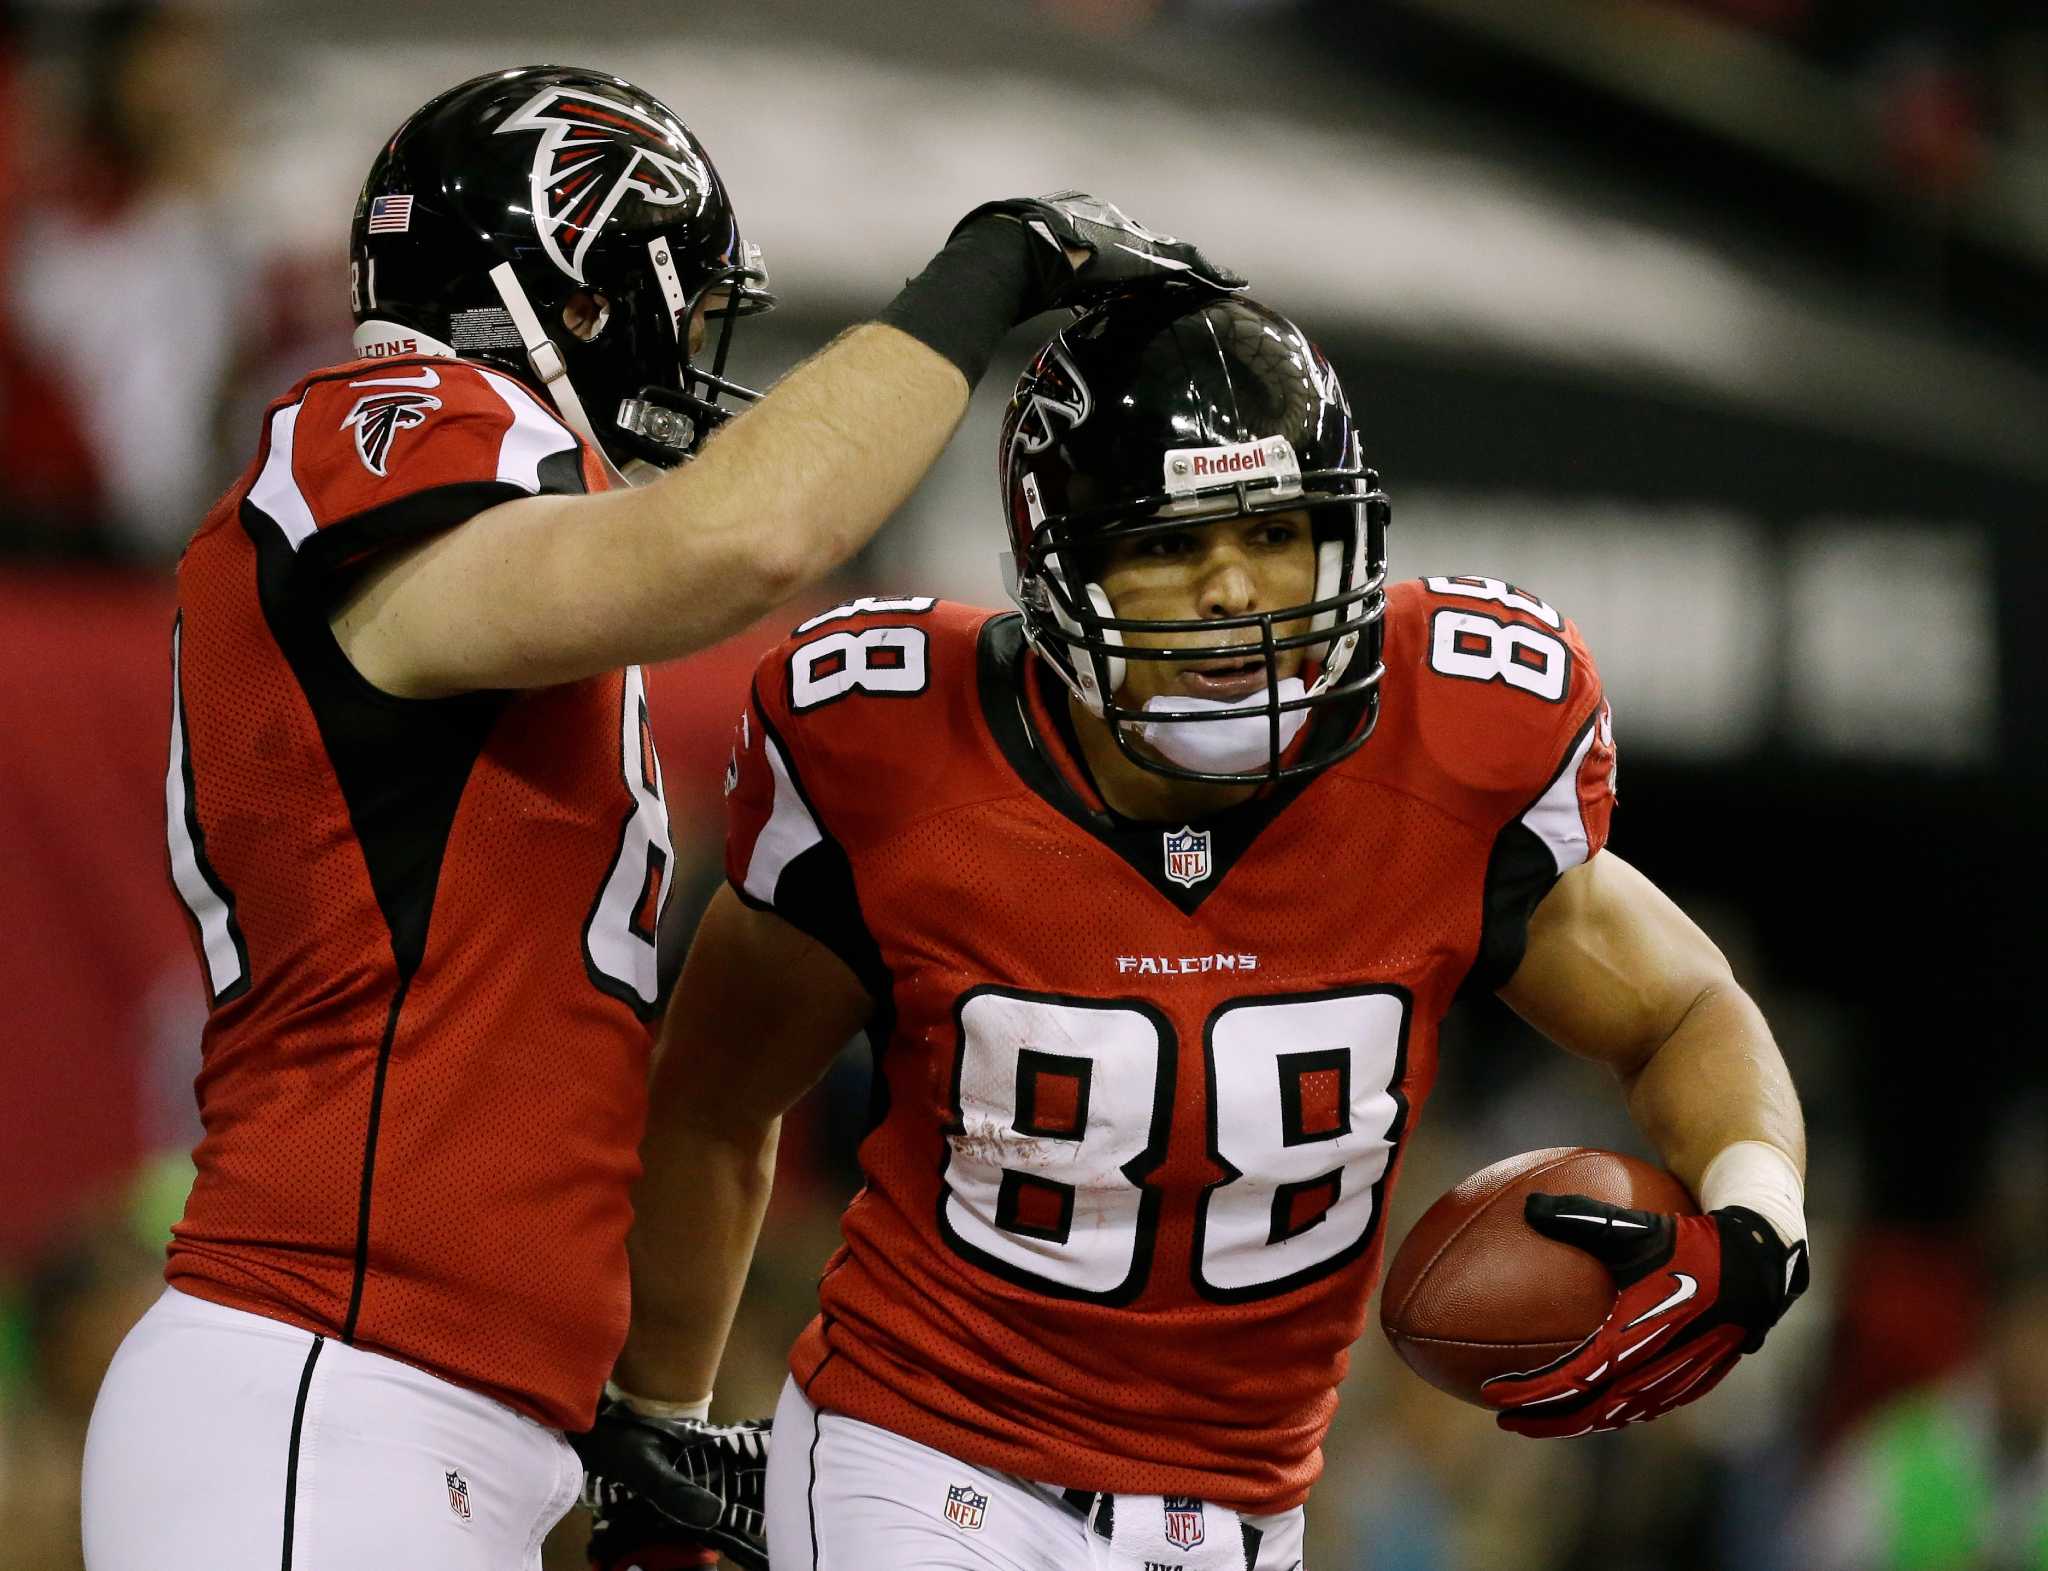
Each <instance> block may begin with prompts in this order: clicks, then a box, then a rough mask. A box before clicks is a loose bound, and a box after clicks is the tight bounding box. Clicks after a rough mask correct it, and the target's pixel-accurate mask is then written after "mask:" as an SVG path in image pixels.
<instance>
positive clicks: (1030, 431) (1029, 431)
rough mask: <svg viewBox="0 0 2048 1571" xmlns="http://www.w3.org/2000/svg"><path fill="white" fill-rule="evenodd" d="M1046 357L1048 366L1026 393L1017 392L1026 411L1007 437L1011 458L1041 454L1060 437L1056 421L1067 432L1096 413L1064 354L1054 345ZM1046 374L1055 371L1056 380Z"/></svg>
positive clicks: (1022, 391)
mask: <svg viewBox="0 0 2048 1571" xmlns="http://www.w3.org/2000/svg"><path fill="white" fill-rule="evenodd" d="M1048 358H1049V359H1050V361H1051V364H1050V365H1049V366H1046V367H1044V368H1042V369H1041V370H1040V371H1039V374H1038V375H1037V376H1036V377H1035V378H1033V379H1032V382H1031V386H1030V389H1029V391H1028V392H1027V391H1026V390H1025V389H1024V388H1021V387H1020V388H1019V389H1018V390H1017V392H1018V396H1019V397H1020V398H1021V399H1023V400H1024V401H1025V405H1026V407H1025V409H1024V412H1023V414H1022V415H1020V416H1018V418H1017V427H1016V432H1015V434H1014V435H1012V436H1011V438H1010V456H1011V458H1012V459H1014V458H1015V457H1016V456H1017V454H1019V453H1042V452H1044V451H1045V450H1046V449H1047V448H1048V447H1050V446H1052V444H1053V443H1055V442H1057V441H1058V440H1059V438H1060V429H1059V426H1058V425H1055V424H1054V421H1055V420H1058V421H1060V422H1061V423H1063V424H1065V425H1066V426H1067V427H1068V428H1069V429H1072V428H1073V427H1075V426H1078V425H1081V424H1083V423H1085V422H1086V421H1087V419H1088V417H1089V416H1090V415H1092V414H1093V413H1094V412H1095V399H1094V396H1093V395H1092V394H1091V393H1090V392H1089V391H1088V384H1087V383H1086V382H1085V381H1083V380H1082V378H1081V373H1080V371H1079V370H1078V369H1077V368H1076V367H1075V365H1074V362H1073V361H1072V360H1070V359H1068V358H1067V354H1066V351H1065V350H1063V349H1061V348H1060V347H1059V346H1058V345H1054V346H1053V347H1052V349H1051V351H1050V354H1049V356H1048ZM1047 371H1057V372H1058V373H1059V374H1058V376H1057V377H1053V376H1048V375H1047V374H1046V372H1047Z"/></svg>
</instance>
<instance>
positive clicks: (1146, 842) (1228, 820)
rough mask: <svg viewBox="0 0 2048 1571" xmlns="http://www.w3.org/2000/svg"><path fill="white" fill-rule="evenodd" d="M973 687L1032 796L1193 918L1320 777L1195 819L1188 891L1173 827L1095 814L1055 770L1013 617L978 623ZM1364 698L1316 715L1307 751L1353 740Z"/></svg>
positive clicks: (1028, 659) (1019, 625) (1061, 710)
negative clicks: (1171, 840)
mask: <svg viewBox="0 0 2048 1571" xmlns="http://www.w3.org/2000/svg"><path fill="white" fill-rule="evenodd" d="M976 667H977V686H978V689H979V696H980V701H981V713H982V719H983V721H984V723H985V724H986V725H987V726H988V729H989V734H990V736H991V737H992V738H993V739H994V740H995V744H996V747H997V749H998V750H999V751H1000V752H1001V753H1002V755H1003V757H1004V759H1005V760H1006V761H1007V762H1008V763H1009V765H1010V768H1011V769H1012V770H1013V771H1015V773H1016V775H1017V777H1018V778H1019V779H1020V780H1022V781H1023V782H1024V784H1025V785H1026V786H1028V787H1030V789H1031V791H1032V793H1033V794H1034V795H1036V796H1037V797H1039V798H1040V799H1041V800H1042V801H1044V802H1045V803H1046V805H1047V806H1049V807H1051V808H1053V809H1054V810H1055V811H1056V812H1058V813H1059V814H1060V815H1061V816H1062V817H1064V818H1066V819H1067V820H1069V821H1070V822H1071V823H1073V824H1076V825H1078V826H1079V827H1080V828H1082V829H1084V830H1086V831H1087V832H1088V833H1089V834H1090V835H1092V836H1094V837H1095V839H1097V840H1098V841H1100V842H1101V843H1102V844H1103V845H1104V846H1105V847H1107V848H1108V849H1109V850H1110V852H1112V853H1113V854H1114V855H1115V856H1117V857H1118V858H1119V859H1120V860H1122V861H1123V862H1124V863H1125V864H1126V865H1127V866H1129V867H1130V869H1131V871H1133V872H1134V873H1136V874H1137V875H1138V876H1139V877H1140V878H1142V879H1144V880H1145V882H1146V883H1148V884H1150V885H1151V886H1152V888H1153V889H1155V890H1157V891H1158V893H1159V894H1160V896H1161V897H1162V898H1164V899H1165V900H1166V901H1168V902H1169V903H1170V904H1171V905H1173V906H1174V907H1175V908H1176V909H1177V910H1179V911H1180V912H1181V913H1182V914H1183V915H1185V916H1193V915H1194V914H1195V912H1196V911H1198V910H1199V909H1201V905H1202V902H1203V901H1205V900H1207V899H1208V898H1209V897H1210V896H1211V895H1212V894H1214V893H1215V892H1216V891H1217V890H1218V889H1220V888H1221V887H1222V886H1223V881H1224V880H1225V879H1226V878H1228V877H1229V876H1230V870H1231V868H1233V867H1234V866H1235V865H1236V864H1237V862H1238V860H1239V859H1240V858H1241V857H1243V856H1244V854H1245V853H1246V852H1247V851H1249V850H1250V849H1251V848H1252V846H1253V844H1254V843H1255V842H1256V841H1257V840H1258V838H1259V836H1260V835H1261V834H1262V833H1264V832H1265V830H1266V828H1267V826H1269V825H1270V824H1272V823H1273V821H1274V820H1275V819H1277V818H1279V816H1280V815H1281V814H1282V813H1284V812H1286V811H1287V809H1288V808H1289V807H1291V806H1292V805H1293V804H1294V800H1295V798H1297V797H1299V796H1300V795H1301V794H1302V792H1304V791H1305V790H1307V789H1308V788H1309V787H1310V786H1312V785H1314V784H1315V783H1316V781H1317V780H1318V779H1319V778H1320V777H1319V776H1317V775H1302V776H1298V777H1296V778H1294V779H1291V780H1286V781H1282V782H1281V783H1280V784H1279V785H1277V786H1275V787H1273V788H1272V789H1271V790H1268V791H1265V792H1263V793H1261V794H1260V795H1258V796H1255V797H1253V798H1252V799H1251V800H1250V801H1248V802H1243V803H1240V804H1238V805H1237V806H1235V807H1227V808H1225V809H1223V810H1222V811H1221V812H1218V813H1211V814H1210V815H1209V816H1208V817H1206V818H1200V819H1196V820H1193V821H1192V822H1194V823H1199V824H1201V825H1202V827H1204V828H1205V829H1207V830H1208V831H1209V837H1210V849H1209V859H1210V872H1209V876H1208V877H1207V878H1205V879H1203V880H1202V881H1201V882H1200V883H1198V884H1197V885H1195V886H1194V887H1193V888H1191V889H1190V888H1187V887H1184V886H1183V885H1180V884H1176V883H1174V882H1173V881H1172V880H1170V879H1169V878H1167V876H1166V858H1165V850H1164V846H1163V844H1162V841H1161V836H1162V834H1164V833H1165V832H1166V831H1167V830H1170V829H1173V828H1175V827H1177V826H1176V824H1174V823H1171V822H1168V821H1166V820H1159V821H1157V822H1153V821H1150V820H1144V819H1135V818H1126V817H1124V816H1123V815H1122V814H1121V813H1117V812H1114V811H1110V810H1108V809H1099V808H1095V807H1092V806H1090V805H1089V804H1088V803H1087V802H1085V801H1083V800H1082V799H1081V797H1080V796H1079V795H1078V794H1077V793H1076V792H1075V791H1074V789H1073V787H1072V786H1070V785H1068V783H1067V782H1066V780H1065V779H1064V778H1063V777H1062V776H1061V774H1060V772H1059V771H1058V770H1057V769H1055V768H1054V767H1053V765H1052V763H1051V761H1050V760H1048V759H1047V758H1046V756H1045V753H1044V748H1043V745H1042V744H1041V742H1040V740H1039V738H1038V736H1037V734H1036V733H1035V732H1034V730H1033V728H1032V724H1031V717H1030V710H1029V706H1028V703H1027V701H1026V697H1025V689H1024V684H1025V683H1026V682H1028V681H1031V680H1033V679H1034V678H1035V677H1036V674H1037V660H1036V657H1035V656H1034V655H1033V654H1032V652H1031V647H1030V645H1029V644H1027V643H1026V642H1025V639H1024V619H1023V618H1022V617H1021V616H1019V615H1017V614H1016V613H1015V612H1011V613H1009V614H1007V615H1004V616H995V617H991V618H989V620H988V621H987V622H985V623H983V624H982V629H981V633H980V637H979V639H978V641H977V649H976ZM1052 697H1053V702H1052V703H1051V704H1050V705H1048V709H1049V711H1050V713H1051V715H1052V719H1053V724H1054V725H1055V726H1056V727H1058V728H1059V730H1060V731H1061V734H1062V738H1063V740H1064V741H1065V743H1066V745H1067V747H1068V748H1069V750H1070V751H1072V753H1073V755H1074V756H1075V757H1076V758H1079V757H1081V756H1082V754H1081V749H1080V742H1079V739H1078V738H1077V737H1076V736H1075V734H1074V732H1073V729H1072V725H1073V722H1072V720H1071V718H1070V717H1069V715H1068V712H1067V706H1066V703H1065V700H1064V697H1063V695H1061V694H1058V693H1055V694H1054V695H1052ZM1364 708H1365V701H1364V698H1363V697H1362V696H1361V697H1359V698H1356V699H1353V700H1348V701H1346V702H1343V703H1338V704H1330V705H1326V706H1324V708H1323V709H1321V710H1319V711H1318V712H1317V713H1316V715H1315V717H1314V719H1313V720H1312V722H1311V723H1312V724H1313V725H1314V727H1315V730H1314V732H1313V733H1312V734H1311V736H1310V738H1309V740H1308V742H1307V744H1306V745H1307V746H1309V747H1317V748H1320V747H1323V746H1328V745H1334V743H1336V742H1341V741H1342V740H1343V739H1344V738H1346V737H1348V736H1350V735H1351V733H1352V732H1353V731H1354V730H1355V729H1356V728H1357V726H1358V724H1359V722H1360V720H1361V719H1362V717H1363V714H1364Z"/></svg>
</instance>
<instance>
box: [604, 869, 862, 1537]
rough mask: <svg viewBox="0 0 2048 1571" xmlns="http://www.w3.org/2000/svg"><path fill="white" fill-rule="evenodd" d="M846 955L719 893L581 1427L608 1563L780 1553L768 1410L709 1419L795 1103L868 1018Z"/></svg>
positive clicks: (675, 1025)
mask: <svg viewBox="0 0 2048 1571" xmlns="http://www.w3.org/2000/svg"><path fill="white" fill-rule="evenodd" d="M872 1008H873V999H872V998H871V997H870V996H869V994H868V992H867V990H866V989H865V988H864V987H862V985H861V984H860V982H859V981H857V980H856V979H855V977H854V975H853V972H852V971H850V970H849V969H848V968H847V967H846V965H845V963H844V962H842V961H841V960H839V959H838V958H837V957H836V956H834V955H833V954H832V952H831V951H830V950H829V949H827V948H825V946H824V945H822V944H820V943H818V942H817V941H816V940H815V939H812V938H809V937H806V936H805V935H804V934H803V933H801V932H799V931H798V930H797V929H796V928H794V927H792V926H791V925H790V924H789V923H787V922H785V921H784V920H783V919H782V918H781V917H779V916H776V915H775V914H774V913H773V912H771V911H763V910H756V909H754V908H752V907H750V906H747V905H745V904H743V903H742V902H741V901H740V899H739V898H738V897H737V896H736V895H735V894H734V893H733V891H732V889H731V887H730V886H722V887H721V888H720V889H719V891H718V893H717V894H716V895H715V896H713V897H712V901H711V905H710V908H709V909H708V910H707V911H706V913H705V916H704V920H703V923H702V924H701V925H700V926H699V927H698V929H697V937H696V940H695V942H694V943H693V944H692V945H691V948H690V955H689V959H688V960H687V962H685V964H684V967H683V974H682V976H681V978H680V979H679V980H678V982H677V983H676V989H675V994H674V997H673V999H672V1000H671V1002H670V1004H669V1010H668V1015H667V1017H666V1021H665V1023H664V1026H663V1030H662V1038H661V1041H660V1043H659V1045H658V1048H657V1057H656V1060H655V1070H654V1080H653V1086H652V1092H651V1096H650V1100H649V1108H648V1119H647V1134H646V1137H645V1140H644V1141H643V1145H642V1156H643V1160H644V1162H645V1171H644V1172H643V1174H642V1176H641V1180H640V1184H639V1187H638V1188H637V1189H636V1190H635V1191H634V1196H633V1206H634V1218H633V1228H632V1232H631V1233H630V1234H629V1235H628V1238H627V1246H626V1247H627V1251H628V1253H629V1254H630V1256H631V1258H632V1267H633V1321H632V1329H631V1332H630V1334H629V1335H628V1337H627V1340H626V1346H625V1350H624V1352H623V1353H622V1354H621V1355H620V1358H619V1361H618V1365H617V1367H616V1369H615V1371H614V1379H613V1383H612V1385H611V1387H610V1388H609V1391H608V1394H607V1398H606V1400H605V1402H604V1403H603V1404H602V1405H601V1406H600V1408H599V1410H598V1416H597V1422H596V1424H595V1425H594V1426H593V1427H592V1428H591V1429H590V1430H589V1431H588V1432H587V1433H585V1434H581V1435H576V1436H573V1437H572V1440H573V1443H574V1444H575V1446H576V1449H577V1451H578V1453H579V1454H580V1456H581V1457H582V1460H583V1464H584V1470H585V1471H584V1497H585V1500H586V1502H587V1503H589V1504H590V1505H591V1506H592V1508H593V1510H594V1511H595V1513H596V1522H595V1523H594V1526H593V1532H592V1536H591V1544H590V1555H591V1563H592V1564H593V1565H594V1566H599V1567H621V1568H623V1567H627V1566H643V1567H653V1566H656V1565H660V1566H665V1567H666V1566H674V1567H682V1566H695V1565H700V1564H704V1565H708V1564H710V1563H712V1559H713V1558H715V1557H711V1556H706V1557H703V1558H699V1557H698V1555H697V1554H696V1552H695V1551H693V1550H692V1549H691V1548H690V1547H689V1546H693V1545H709V1546H712V1547H713V1548H715V1549H716V1550H718V1551H722V1552H723V1553H724V1555H725V1556H726V1557H727V1558H728V1559H729V1560H731V1561H732V1562H733V1563H735V1564H737V1565H740V1566H745V1567H760V1566H764V1565H765V1564H766V1547H765V1545H766V1538H765V1522H764V1518H763V1515H762V1500H763V1488H764V1480H765V1474H764V1467H765V1458H766V1442H767V1434H766V1426H765V1425H762V1424H758V1423H750V1424H740V1425H734V1426H730V1427H727V1426H719V1425H712V1424H710V1423H708V1422H707V1418H708V1414H709V1411H710V1406H711V1383H712V1379H713V1377H714V1376H715V1375H716V1373H717V1370H718V1362H719V1358H720V1356H721V1355H722V1354H723V1353H724V1351H725V1341H726V1337H727V1335H728V1333H730V1331H731V1329H732V1319H733V1312H734V1310H735V1309H736V1308H737V1306H738V1304H739V1298H740V1290H741V1288H742V1287H743V1286H744V1285H745V1284H746V1279H747V1266H748V1263H749V1262H750V1261H751V1260H752V1259H753V1254H754V1243H755V1240H756V1239H757V1238H758V1236H759V1235H760V1231H761V1216H762V1213H763V1211H764V1210H765V1209H766V1208H767V1204H768V1192H769V1189H770V1187H771V1186H772V1185H773V1183H774V1179H775V1142H776V1136H777V1133H778V1132H779V1130H780V1129H781V1125H782V1115H783V1113H784V1112H785V1111H787V1110H788V1108H790V1107H791V1106H792V1105H793V1104H794V1103H795V1102H796V1101H797V1100H798V1098H800V1097H801V1096H802V1095H803V1094H804V1092H805V1091H807V1090H808V1089H810V1087H811V1086H812V1085H813V1084H814V1083H815V1082H816V1081H817V1079H818V1077H819V1076H820V1075H821V1074H823V1073H824V1071H825V1068H826V1066H827V1065H829V1064H830V1063H831V1062H832V1059H833V1057H834V1055H835V1054H837V1052H838V1051H839V1049H840V1047H841V1046H843V1045H844V1044H845V1042H846V1041H847V1039H848V1038H849V1037H851V1036H852V1035H853V1034H854V1033H855V1032H856V1031H857V1030H859V1029H860V1027H861V1025H862V1024H863V1023H864V1022H865V1021H866V1019H867V1017H868V1014H869V1012H870V1010H871V1009H872Z"/></svg>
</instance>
